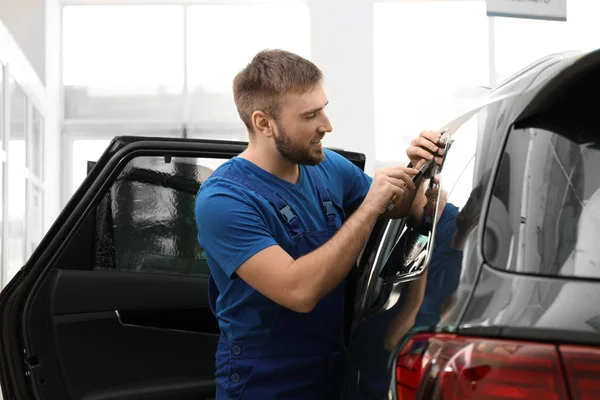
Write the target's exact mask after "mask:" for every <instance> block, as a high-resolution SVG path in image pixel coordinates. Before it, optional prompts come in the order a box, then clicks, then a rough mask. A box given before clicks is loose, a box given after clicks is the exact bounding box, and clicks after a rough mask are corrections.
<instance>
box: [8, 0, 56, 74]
mask: <svg viewBox="0 0 600 400" xmlns="http://www.w3.org/2000/svg"><path fill="white" fill-rule="evenodd" d="M45 1H46V0H2V1H0V21H2V22H3V23H4V25H5V26H6V28H8V31H9V32H10V33H11V34H12V36H13V37H14V39H15V41H16V42H17V44H18V45H19V47H20V48H21V50H22V51H23V53H24V54H25V56H26V57H27V59H28V60H29V62H30V63H31V65H32V67H33V69H34V70H35V72H36V73H37V75H38V77H39V78H40V79H41V80H42V82H44V80H45V79H46V62H45V58H46V56H45V54H46V44H45V40H44V35H45V27H46V5H45Z"/></svg>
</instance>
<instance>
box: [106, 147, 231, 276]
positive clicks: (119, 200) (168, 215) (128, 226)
mask: <svg viewBox="0 0 600 400" xmlns="http://www.w3.org/2000/svg"><path fill="white" fill-rule="evenodd" d="M223 161H224V160H207V159H190V158H179V157H138V158H135V159H133V160H132V161H130V162H129V163H128V164H127V166H126V167H125V168H124V170H123V171H122V172H121V173H120V175H119V177H118V178H117V180H116V181H115V183H113V185H112V188H111V190H110V191H109V192H108V193H107V195H106V196H105V197H104V199H103V200H102V202H101V204H100V205H99V206H98V211H97V214H96V248H95V260H94V269H96V270H118V271H129V272H149V273H164V274H185V275H195V276H208V275H209V269H208V263H207V261H206V258H205V256H204V251H203V250H202V248H201V247H200V246H199V244H198V240H197V231H196V224H195V218H194V201H195V197H196V193H197V191H198V189H199V188H200V185H201V183H202V182H204V181H205V180H206V179H207V178H208V177H209V176H210V174H211V173H212V171H213V170H214V168H215V167H216V166H217V165H219V164H220V163H222V162H223ZM209 166H210V167H209Z"/></svg>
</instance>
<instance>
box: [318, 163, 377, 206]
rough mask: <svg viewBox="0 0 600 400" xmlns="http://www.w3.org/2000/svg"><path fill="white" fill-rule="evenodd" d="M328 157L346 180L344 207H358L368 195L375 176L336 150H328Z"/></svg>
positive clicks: (343, 179) (343, 180)
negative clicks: (368, 173) (371, 175)
mask: <svg viewBox="0 0 600 400" xmlns="http://www.w3.org/2000/svg"><path fill="white" fill-rule="evenodd" d="M327 158H328V159H329V160H330V161H331V162H332V164H333V166H334V168H335V169H336V171H337V173H338V174H339V175H338V176H341V178H342V182H344V200H343V201H344V208H345V209H348V208H356V207H357V206H358V205H359V203H361V202H362V201H363V199H364V198H365V196H366V195H367V192H368V191H369V187H371V182H372V181H373V178H371V177H370V176H369V175H367V174H366V173H365V172H364V171H362V170H361V169H360V168H358V167H357V166H356V165H354V164H353V163H352V162H351V161H350V160H348V159H347V158H345V157H344V156H342V155H340V154H338V153H336V152H334V151H328V152H327Z"/></svg>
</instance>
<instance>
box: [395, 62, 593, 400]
mask: <svg viewBox="0 0 600 400" xmlns="http://www.w3.org/2000/svg"><path fill="white" fill-rule="evenodd" d="M599 92H600V51H596V52H592V53H589V54H585V55H582V54H578V53H562V54H555V55H551V56H549V57H546V58H544V59H541V60H539V61H537V62H536V63H534V64H532V65H530V66H529V67H527V68H526V69H524V70H523V71H520V72H519V73H517V74H516V75H514V76H513V77H512V78H510V79H508V80H507V81H506V82H504V83H502V84H500V85H499V86H498V87H496V88H494V89H493V90H492V91H491V93H490V94H489V96H488V98H487V99H486V101H484V102H483V104H482V105H481V106H480V107H478V108H477V109H475V110H473V111H472V112H469V113H468V114H466V115H464V116H462V117H460V118H458V119H457V120H455V121H453V122H452V123H451V124H450V125H451V131H452V142H453V143H452V147H451V148H450V149H449V151H448V154H447V155H446V158H445V160H444V166H443V170H442V173H441V176H442V183H441V185H442V188H443V189H444V190H445V191H446V193H447V195H448V202H449V203H452V204H454V205H456V206H458V207H459V209H460V213H459V215H458V217H457V219H456V232H455V234H454V237H453V239H452V240H453V241H455V242H456V243H455V245H457V246H458V248H460V249H462V250H463V260H462V266H461V273H460V279H459V282H458V284H457V289H456V291H455V292H454V294H453V295H452V296H450V298H449V299H448V300H449V302H448V303H449V304H448V306H447V307H446V309H445V310H444V312H443V315H442V318H441V321H440V323H438V324H437V325H436V326H430V327H426V326H425V327H423V326H420V327H414V328H413V330H412V331H411V332H409V333H408V334H407V335H405V337H404V338H403V340H402V341H401V342H400V343H399V344H398V345H397V347H396V349H395V351H394V353H393V356H392V357H391V359H390V365H389V368H390V369H389V372H390V375H389V379H390V381H391V386H390V391H389V398H390V399H556V400H566V399H570V400H579V399H598V398H600V383H599V382H600V301H599V300H600V281H599V279H600V129H599V128H598V125H597V122H598V117H599V115H600V114H599V110H600V108H599V104H600V103H599V102H598V100H597V98H596V95H597V93H599Z"/></svg>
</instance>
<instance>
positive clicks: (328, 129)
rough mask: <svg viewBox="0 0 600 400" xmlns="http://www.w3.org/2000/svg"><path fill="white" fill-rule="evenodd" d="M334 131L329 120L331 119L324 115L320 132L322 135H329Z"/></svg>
mask: <svg viewBox="0 0 600 400" xmlns="http://www.w3.org/2000/svg"><path fill="white" fill-rule="evenodd" d="M332 130H333V126H332V125H331V121H330V120H329V117H328V116H327V115H326V114H325V113H324V114H323V121H322V122H321V124H320V125H319V132H320V133H328V132H331V131H332Z"/></svg>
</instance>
